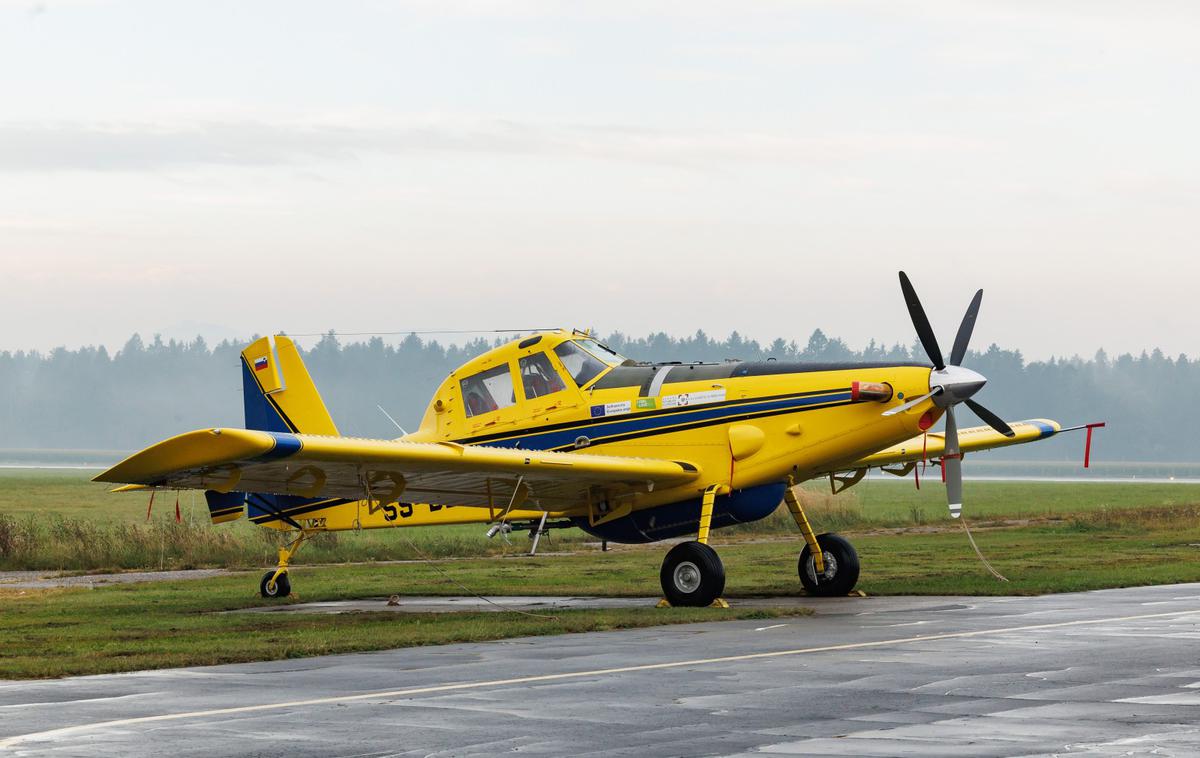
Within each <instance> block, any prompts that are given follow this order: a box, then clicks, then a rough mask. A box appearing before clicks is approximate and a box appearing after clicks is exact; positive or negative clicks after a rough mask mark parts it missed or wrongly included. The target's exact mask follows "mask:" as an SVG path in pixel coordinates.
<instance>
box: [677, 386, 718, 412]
mask: <svg viewBox="0 0 1200 758" xmlns="http://www.w3.org/2000/svg"><path fill="white" fill-rule="evenodd" d="M724 399H725V388H724V387H722V388H721V389H719V390H703V391H701V392H681V393H679V394H678V395H667V396H666V397H664V398H663V399H662V407H664V408H682V407H684V406H687V405H703V404H705V403H719V402H722V401H723V400H724Z"/></svg>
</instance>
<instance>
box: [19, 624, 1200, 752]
mask: <svg viewBox="0 0 1200 758" xmlns="http://www.w3.org/2000/svg"><path fill="white" fill-rule="evenodd" d="M1197 613H1200V609H1192V610H1186V611H1168V612H1164V613H1143V614H1138V615H1133V616H1110V617H1108V618H1100V619H1079V620H1077V621H1060V622H1056V623H1050V624H1027V625H1024V626H1009V627H1001V628H998V629H980V630H977V631H973V632H946V633H944V634H923V635H919V636H915V637H899V638H895V639H888V640H876V641H874V642H853V643H847V644H843V645H823V646H820V647H803V648H795V649H792V650H774V651H769V652H765V653H745V654H742V655H727V656H721V657H718V658H697V659H694V660H689V661H671V662H667V663H646V664H640V665H637V666H620V667H617V668H608V669H595V670H592V671H567V672H564V673H561V674H540V675H536V676H520V677H513V678H511V679H493V680H490V681H480V682H458V683H455V684H435V685H429V686H426V687H412V688H409V689H401V690H385V691H382V692H364V693H361V694H358V695H334V696H331V697H321V698H312V699H309V700H293V701H289V702H282V703H264V704H260V705H244V706H236V707H232V708H212V709H209V710H203V711H186V712H183V713H163V714H159V715H157V716H136V717H133V718H126V719H114V720H112V721H98V722H95V723H92V724H78V725H75V726H67V727H60V728H58V729H49V730H47V731H44V732H31V733H29V734H18V735H14V736H12V737H9V738H7V739H4V740H0V748H8V747H12V746H14V745H17V744H20V743H22V742H27V741H29V740H36V739H49V738H52V737H59V736H65V735H67V734H71V733H74V732H81V731H88V730H92V729H105V728H109V727H117V726H130V725H133V724H150V723H156V722H162V721H178V720H181V719H189V718H201V717H205V716H227V715H230V714H235V713H255V712H261V711H275V710H283V709H286V708H303V707H307V706H314V705H334V704H339V703H353V702H356V701H360V700H378V699H383V698H398V697H408V696H412V695H428V694H431V693H435V692H455V691H460V690H474V689H480V688H483V687H503V686H509V685H514V684H534V683H537V682H555V681H562V680H564V679H581V678H584V677H595V676H611V675H613V674H627V673H633V672H638V671H657V670H662V669H675V668H685V667H688V666H713V665H719V664H722V663H735V662H738V661H754V660H762V659H768V658H782V657H784V656H792V655H807V654H812V653H829V652H835V651H839V650H860V649H863V648H873V647H887V646H889V645H907V644H912V643H914V642H933V641H937V640H953V639H969V638H972V637H987V636H992V635H998V634H1008V633H1010V632H1030V631H1036V630H1039V629H1064V628H1067V627H1074V626H1091V625H1095V624H1112V623H1118V622H1122V621H1141V620H1145V619H1159V618H1168V617H1171V616H1188V615H1193V614H1197ZM1188 704H1189V705H1191V704H1193V703H1192V702H1189V703H1188Z"/></svg>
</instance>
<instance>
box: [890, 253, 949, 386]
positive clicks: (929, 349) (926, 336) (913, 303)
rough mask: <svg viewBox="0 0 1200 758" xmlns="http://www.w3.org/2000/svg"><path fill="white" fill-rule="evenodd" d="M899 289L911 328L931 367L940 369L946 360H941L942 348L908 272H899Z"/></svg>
mask: <svg viewBox="0 0 1200 758" xmlns="http://www.w3.org/2000/svg"><path fill="white" fill-rule="evenodd" d="M900 289H901V290H903V291H904V303H905V305H907V306H908V315H909V318H911V319H912V322H913V328H914V329H916V330H917V336H918V337H919V338H920V339H921V345H922V346H923V347H924V348H925V353H926V355H928V356H929V360H931V361H933V367H934V368H936V369H937V370H938V371H941V370H942V369H944V368H946V362H945V361H944V360H942V349H941V348H940V347H938V343H937V337H935V336H934V335H933V327H931V326H930V325H929V318H928V317H927V316H926V315H925V309H924V308H922V307H921V299H920V298H918V297H917V291H916V290H915V289H913V286H912V282H910V281H909V280H908V274H906V273H904V272H903V271H901V272H900Z"/></svg>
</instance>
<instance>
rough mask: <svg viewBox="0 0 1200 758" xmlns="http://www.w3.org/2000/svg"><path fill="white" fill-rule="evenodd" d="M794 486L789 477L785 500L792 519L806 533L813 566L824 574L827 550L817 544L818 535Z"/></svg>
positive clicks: (802, 532)
mask: <svg viewBox="0 0 1200 758" xmlns="http://www.w3.org/2000/svg"><path fill="white" fill-rule="evenodd" d="M794 486H795V484H794V483H793V482H792V480H791V479H789V480H788V486H787V489H785V490H784V491H783V502H785V503H787V507H788V511H790V512H791V514H792V520H794V521H795V522H796V526H798V527H800V533H801V534H802V535H804V542H805V543H807V544H808V552H809V553H810V554H812V557H813V568H814V569H816V572H817V573H818V574H824V573H825V551H824V550H822V549H821V546H820V545H819V544H817V535H816V534H815V533H814V532H813V528H812V525H811V524H809V523H808V516H806V515H804V506H803V505H801V503H800V498H798V497H796V490H794V489H793V487H794Z"/></svg>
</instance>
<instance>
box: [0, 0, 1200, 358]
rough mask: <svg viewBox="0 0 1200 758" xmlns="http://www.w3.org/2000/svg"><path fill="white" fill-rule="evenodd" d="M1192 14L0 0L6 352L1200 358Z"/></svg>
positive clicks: (862, 6) (1031, 7)
mask: <svg viewBox="0 0 1200 758" xmlns="http://www.w3.org/2000/svg"><path fill="white" fill-rule="evenodd" d="M1198 39H1200V4H1196V3H1182V2H1181V3H1168V2H1160V3H1130V2H1095V1H1089V2H1078V3H1067V2H1062V3H1045V2H974V3H968V2H942V3H937V2H896V1H895V0H888V1H887V2H878V3H867V2H863V3H855V2H778V3H776V2H761V3H746V2H738V3H733V2H730V3H706V2H697V1H696V0H689V1H688V2H678V3H657V4H655V3H642V2H639V3H629V4H624V3H619V2H603V3H600V2H596V3H589V4H583V3H577V2H564V3H506V2H479V3H456V4H455V3H449V2H440V1H439V2H433V1H430V2H410V3H390V2H360V3H341V2H338V3H333V2H330V3H325V4H316V3H306V2H296V1H295V0H290V1H289V2H244V0H240V1H239V2H212V1H211V0H210V1H206V2H191V3H163V2H105V1H104V0H91V1H87V0H78V1H75V2H68V1H63V2H59V1H57V0H44V1H42V2H28V1H24V2H12V1H10V0H0V323H3V324H4V328H3V329H2V330H0V349H17V348H39V349H46V348H51V347H54V346H57V345H67V346H71V347H75V346H78V345H82V344H91V343H104V344H107V345H109V346H119V345H120V344H121V343H123V342H124V340H125V339H126V338H127V337H128V336H129V335H130V334H131V333H133V332H134V331H139V332H141V333H142V334H143V335H145V336H149V335H151V334H153V333H155V332H164V333H166V334H170V335H172V336H181V335H182V334H191V333H194V332H196V331H203V332H204V333H205V334H206V335H207V336H210V337H221V336H226V335H248V334H251V333H255V332H258V333H265V332H268V331H278V330H286V331H290V332H294V333H295V332H319V331H323V330H326V329H330V328H333V329H337V330H338V331H342V332H360V331H395V330H403V329H423V328H430V329H433V328H441V329H450V328H457V329H485V328H524V327H530V326H543V325H563V326H568V327H569V326H587V325H594V326H597V327H599V328H600V329H602V330H604V331H611V330H622V331H625V332H627V333H632V334H639V335H640V334H645V333H647V332H649V331H651V330H665V331H668V332H670V333H673V334H677V335H680V334H687V333H691V332H694V331H695V330H696V329H698V328H702V329H704V330H705V331H707V332H709V333H711V334H716V335H722V336H723V335H725V334H728V333H729V332H730V331H732V330H738V331H740V332H742V333H743V334H746V335H749V336H752V337H756V338H760V339H769V338H773V337H776V336H783V337H785V338H796V339H800V340H803V339H806V338H807V336H808V334H809V333H810V332H811V331H812V330H813V329H814V328H817V327H819V328H821V329H824V330H825V331H826V332H827V333H829V334H831V335H838V336H841V337H843V338H845V339H846V340H847V341H848V342H850V343H851V345H853V346H855V347H859V346H861V345H862V344H864V343H865V342H866V341H867V339H869V338H871V337H874V338H876V339H880V340H884V341H886V342H889V343H890V342H895V341H900V342H904V343H910V342H911V341H912V339H913V336H914V335H913V331H912V327H911V325H910V324H909V322H908V319H907V316H906V314H905V311H904V305H903V300H902V298H901V295H900V291H899V287H898V285H897V282H896V271H897V270H899V269H901V268H903V269H905V270H907V271H908V273H909V274H910V276H912V278H913V280H914V282H915V283H916V286H917V288H918V291H919V292H920V293H921V296H922V298H923V299H924V300H925V304H926V308H927V310H929V312H930V315H931V317H932V319H933V321H934V326H935V328H936V329H937V331H938V333H939V335H940V336H941V341H942V342H943V344H944V347H946V348H947V349H948V347H949V344H950V343H951V342H952V341H953V337H954V331H955V329H956V328H957V324H958V320H959V318H960V317H961V313H962V310H963V309H964V308H965V307H966V305H967V302H968V300H969V299H970V297H971V294H972V293H973V291H974V289H975V288H977V287H983V288H984V289H985V291H986V295H985V297H984V306H983V311H982V314H981V316H980V319H979V324H978V327H977V329H976V337H975V340H974V344H975V346H977V347H984V346H986V344H987V343H990V342H993V341H994V342H997V343H999V344H1001V345H1002V346H1006V347H1013V348H1020V349H1022V350H1024V352H1025V353H1026V355H1027V356H1030V357H1034V358H1043V357H1048V356H1050V355H1052V354H1053V355H1063V354H1068V355H1069V354H1076V353H1079V354H1082V355H1085V356H1090V355H1091V354H1092V353H1093V352H1094V351H1095V350H1096V349H1097V348H1099V347H1104V348H1105V349H1107V350H1109V351H1110V352H1123V351H1140V350H1142V349H1143V348H1149V347H1154V346H1160V347H1162V348H1163V349H1164V350H1165V351H1167V352H1168V353H1170V354H1176V353H1179V352H1186V353H1188V354H1189V355H1191V356H1197V355H1200V335H1198V331H1200V330H1198V328H1197V327H1200V305H1198V304H1197V302H1198V297H1197V288H1198V287H1200V276H1198V274H1200V263H1198V262H1197V252H1198V251H1197V247H1198V245H1197V240H1200V148H1198V144H1197V142H1198V140H1200V98H1198V97H1197V96H1196V86H1197V82H1198V81H1200V65H1198V64H1200V44H1198V43H1197V40H1198Z"/></svg>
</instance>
